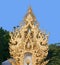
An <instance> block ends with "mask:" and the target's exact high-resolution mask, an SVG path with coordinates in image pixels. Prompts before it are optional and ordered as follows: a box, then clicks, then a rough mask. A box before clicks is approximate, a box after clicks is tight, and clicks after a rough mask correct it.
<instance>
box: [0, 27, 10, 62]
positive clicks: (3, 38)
mask: <svg viewBox="0 0 60 65" xmlns="http://www.w3.org/2000/svg"><path fill="white" fill-rule="evenodd" d="M9 38H10V36H9V32H8V31H7V30H4V29H3V28H2V27H1V28H0V62H3V61H5V60H6V59H7V58H9V57H10V54H9V49H8V47H9V45H8V42H9Z"/></svg>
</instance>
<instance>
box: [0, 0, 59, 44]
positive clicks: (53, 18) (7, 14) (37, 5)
mask: <svg viewBox="0 0 60 65" xmlns="http://www.w3.org/2000/svg"><path fill="white" fill-rule="evenodd" d="M29 6H31V7H32V10H33V12H34V15H35V16H36V19H37V21H38V23H39V24H40V25H39V27H40V29H42V30H45V31H46V32H47V33H50V35H49V43H57V42H60V0H0V27H3V28H4V29H6V30H8V31H12V30H13V27H14V26H17V25H19V24H20V22H22V20H23V17H24V16H25V14H26V12H27V9H28V7H29Z"/></svg>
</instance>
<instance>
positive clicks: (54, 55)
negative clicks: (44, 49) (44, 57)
mask: <svg viewBox="0 0 60 65" xmlns="http://www.w3.org/2000/svg"><path fill="white" fill-rule="evenodd" d="M48 59H49V60H50V61H49V63H48V65H60V43H56V44H51V45H50V46H49V54H48Z"/></svg>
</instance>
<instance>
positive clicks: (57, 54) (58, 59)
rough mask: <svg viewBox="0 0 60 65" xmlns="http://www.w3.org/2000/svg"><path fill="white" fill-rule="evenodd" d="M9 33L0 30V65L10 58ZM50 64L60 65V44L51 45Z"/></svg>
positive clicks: (48, 57)
mask: <svg viewBox="0 0 60 65" xmlns="http://www.w3.org/2000/svg"><path fill="white" fill-rule="evenodd" d="M9 39H10V36H9V31H7V30H4V29H3V28H2V27H1V28H0V65H1V63H2V62H3V61H5V60H7V59H8V58H10V54H9V49H8V48H9V45H8V43H9ZM47 59H49V63H48V64H47V65H60V43H54V44H50V45H49V54H48V56H47Z"/></svg>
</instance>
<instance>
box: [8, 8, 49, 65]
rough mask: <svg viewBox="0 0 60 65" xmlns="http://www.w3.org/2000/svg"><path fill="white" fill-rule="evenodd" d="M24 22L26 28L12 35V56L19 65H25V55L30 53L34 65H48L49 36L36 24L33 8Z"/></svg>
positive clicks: (10, 46) (29, 10)
mask: <svg viewBox="0 0 60 65" xmlns="http://www.w3.org/2000/svg"><path fill="white" fill-rule="evenodd" d="M24 22H25V25H24V26H22V27H21V28H19V29H18V28H16V29H15V30H14V31H13V32H11V33H10V36H11V39H10V43H9V49H10V54H11V56H12V57H13V58H14V59H15V61H16V62H17V64H18V65H24V64H23V62H24V54H25V53H26V52H27V53H28V52H29V53H31V54H32V65H46V64H47V62H48V61H46V62H45V61H44V59H45V58H46V57H47V54H48V44H47V43H48V35H47V34H46V33H45V32H42V31H41V30H40V29H39V28H38V26H37V25H35V24H34V23H35V22H36V18H35V16H34V15H33V13H32V9H31V8H29V9H28V13H27V14H26V16H25V18H24ZM17 64H16V65H17ZM12 65H13V64H12Z"/></svg>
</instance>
